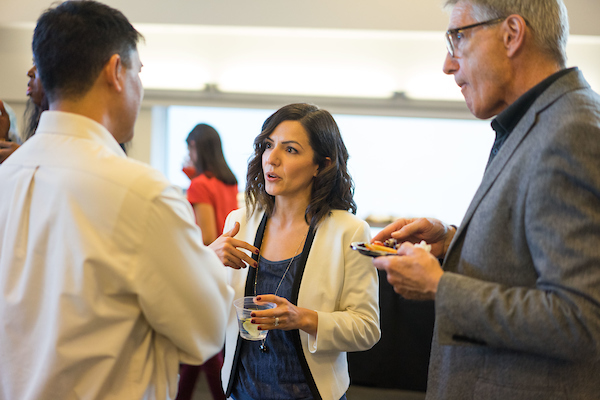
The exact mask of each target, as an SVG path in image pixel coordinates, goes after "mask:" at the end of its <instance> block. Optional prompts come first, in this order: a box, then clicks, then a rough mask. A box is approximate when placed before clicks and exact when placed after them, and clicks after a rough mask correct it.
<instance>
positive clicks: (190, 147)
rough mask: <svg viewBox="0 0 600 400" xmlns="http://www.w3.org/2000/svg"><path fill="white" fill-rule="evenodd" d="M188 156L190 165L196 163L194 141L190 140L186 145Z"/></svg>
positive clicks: (196, 156) (196, 154)
mask: <svg viewBox="0 0 600 400" xmlns="http://www.w3.org/2000/svg"><path fill="white" fill-rule="evenodd" d="M188 156H189V159H190V162H191V163H192V165H196V163H198V153H197V152H196V142H195V141H194V140H190V143H189V144H188Z"/></svg>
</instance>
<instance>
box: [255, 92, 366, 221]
mask: <svg viewBox="0 0 600 400" xmlns="http://www.w3.org/2000/svg"><path fill="white" fill-rule="evenodd" d="M283 121H298V122H300V124H302V126H303V127H304V129H305V130H306V132H307V133H308V137H309V143H310V146H311V147H312V149H313V150H314V152H315V156H314V162H315V164H317V165H318V166H319V173H318V174H317V176H316V177H315V178H314V180H313V189H312V194H311V200H310V203H309V205H308V207H306V213H305V219H306V222H307V223H310V224H312V225H317V224H318V223H319V222H321V221H322V220H323V219H324V218H325V217H326V216H328V215H329V214H330V213H331V210H346V211H351V212H352V213H353V214H356V203H355V202H354V198H353V197H354V183H353V182H352V177H351V176H350V174H349V173H348V168H347V164H348V150H346V145H344V141H343V140H342V135H341V134H340V130H339V128H338V126H337V124H336V122H335V120H334V119H333V117H332V116H331V114H330V113H329V112H328V111H326V110H322V109H320V108H319V107H317V106H314V105H312V104H304V103H297V104H289V105H287V106H284V107H282V108H280V109H279V110H277V111H276V112H275V113H274V114H273V115H271V116H270V117H269V118H267V119H266V121H265V122H264V124H263V126H262V131H261V133H260V134H259V135H258V136H257V137H256V139H254V154H253V155H252V156H251V158H250V161H249V163H248V175H247V177H246V206H247V208H248V213H249V214H252V213H253V212H254V211H255V210H256V209H261V210H262V209H264V210H265V212H266V213H267V215H272V214H273V209H274V207H275V198H274V197H273V196H271V195H269V194H268V193H267V192H266V191H265V177H264V174H263V168H262V155H263V153H264V152H265V139H266V138H268V137H269V136H270V135H271V133H273V131H274V130H275V128H276V127H277V126H278V125H279V124H281V123H282V122H283ZM327 157H329V158H330V159H331V163H329V165H327V159H326V158H327Z"/></svg>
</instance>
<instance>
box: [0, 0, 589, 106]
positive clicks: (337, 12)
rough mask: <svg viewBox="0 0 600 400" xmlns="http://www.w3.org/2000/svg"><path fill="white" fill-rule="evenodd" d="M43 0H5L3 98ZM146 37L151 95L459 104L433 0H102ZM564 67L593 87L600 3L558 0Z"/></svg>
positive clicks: (21, 81)
mask: <svg viewBox="0 0 600 400" xmlns="http://www.w3.org/2000/svg"><path fill="white" fill-rule="evenodd" d="M51 3H52V2H51V1H48V0H0V9H1V10H2V13H0V56H1V57H2V59H3V62H2V63H0V76H2V78H1V79H0V96H3V97H0V98H5V99H14V100H19V101H20V100H23V99H24V98H25V97H24V92H25V84H26V77H25V72H26V71H27V69H28V68H29V65H30V63H31V51H30V41H31V33H32V28H33V26H34V23H35V20H36V19H37V17H38V16H39V14H40V13H41V12H42V11H43V10H44V9H45V8H47V7H48V6H50V4H51ZM105 3H107V4H109V5H111V6H113V7H115V8H118V9H120V10H121V11H122V12H123V13H124V14H125V15H126V16H127V17H128V18H129V20H130V21H131V22H132V23H133V24H134V25H135V26H136V28H137V29H138V30H140V31H141V32H142V33H143V34H144V36H145V37H146V42H145V44H144V45H141V46H140V55H141V57H142V62H143V63H144V73H143V74H142V77H143V81H144V85H145V86H146V87H147V88H163V89H164V88H170V89H176V90H187V91H199V90H201V89H203V88H204V86H205V85H206V84H215V85H217V86H218V88H219V89H220V90H222V91H225V92H227V91H230V92H236V93H259V92H263V93H279V94H281V93H288V94H290V93H291V94H298V95H317V96H319V95H320V96H338V97H365V98H368V97H379V98H385V97H391V96H392V94H393V93H394V92H402V93H404V94H405V95H406V96H408V97H409V98H428V99H438V100H457V101H459V100H460V99H461V96H460V93H459V91H458V89H457V87H456V86H455V85H454V81H453V79H452V78H451V77H447V76H445V75H444V74H443V73H442V72H441V64H442V62H443V58H444V57H445V54H446V51H445V47H444V42H443V32H444V31H445V30H446V25H447V15H446V14H445V13H444V12H443V11H442V9H441V4H442V3H441V1H440V0H419V1H415V0H412V1H408V0H370V1H368V2H365V1H363V0H304V1H302V2H292V1H289V0H203V1H194V0H192V1H190V0H169V1H165V0H160V1H159V0H144V1H142V0H136V1H133V0H106V1H105ZM565 4H566V6H567V8H568V10H569V18H570V24H571V34H572V39H571V41H570V44H569V47H568V55H569V65H570V66H571V65H578V66H580V67H581V68H582V70H583V71H584V74H585V75H586V76H587V78H588V80H590V83H591V84H592V86H593V87H595V88H596V89H598V88H600V24H598V23H597V17H598V16H600V1H598V0H565Z"/></svg>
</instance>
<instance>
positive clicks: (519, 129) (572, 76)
mask: <svg viewBox="0 0 600 400" xmlns="http://www.w3.org/2000/svg"><path fill="white" fill-rule="evenodd" d="M588 87H589V84H588V83H587V82H586V81H585V79H584V78H583V74H582V73H581V71H579V70H578V69H575V70H574V71H573V72H571V73H569V74H567V75H565V76H564V77H562V78H560V79H559V80H558V81H556V82H555V83H554V84H553V85H552V86H550V87H549V88H548V89H547V90H546V91H545V92H544V93H542V95H541V96H540V97H539V98H538V99H537V100H536V101H535V103H533V105H532V106H531V108H530V109H529V110H528V111H527V113H526V114H525V115H524V116H523V118H522V119H521V121H519V123H518V124H517V126H516V127H515V129H514V130H513V132H512V133H511V134H510V136H509V137H508V139H507V140H506V142H505V143H504V145H503V146H502V148H501V150H500V151H499V152H498V155H496V157H495V158H494V160H493V161H492V162H491V163H490V165H489V167H488V169H487V170H486V171H485V174H484V175H483V179H482V181H481V184H480V185H479V188H478V189H477V192H475V195H474V196H473V200H471V204H470V205H469V208H468V209H467V212H466V213H465V216H464V217H463V220H462V222H461V224H460V226H459V228H458V230H457V232H456V234H455V235H454V239H453V240H452V243H451V244H450V247H449V248H448V251H447V253H446V254H447V257H446V260H445V261H448V259H449V258H450V255H451V252H452V251H453V250H454V249H455V248H456V249H458V248H460V245H458V243H462V240H460V239H461V236H462V235H464V232H465V230H466V228H467V226H468V225H469V222H470V220H471V217H472V216H473V214H474V213H475V210H476V209H477V207H478V206H479V204H480V203H481V201H482V200H483V198H484V197H485V195H486V194H487V193H488V191H489V190H490V188H491V187H492V185H493V183H494V181H495V180H496V178H498V175H500V173H501V172H502V170H503V169H504V166H505V165H506V163H507V162H508V160H510V158H511V157H512V155H513V154H514V152H515V150H516V149H517V148H518V147H519V145H520V144H521V143H522V142H523V139H524V138H525V137H526V136H527V134H528V133H529V132H530V131H531V130H532V128H534V126H535V124H536V122H537V116H538V114H539V113H540V112H541V111H543V110H545V109H546V108H547V107H549V106H550V105H551V104H552V103H554V102H555V101H556V100H557V99H559V98H560V97H561V96H563V95H565V94H566V93H568V92H570V91H573V90H578V89H583V88H588ZM444 264H446V262H445V263H444Z"/></svg>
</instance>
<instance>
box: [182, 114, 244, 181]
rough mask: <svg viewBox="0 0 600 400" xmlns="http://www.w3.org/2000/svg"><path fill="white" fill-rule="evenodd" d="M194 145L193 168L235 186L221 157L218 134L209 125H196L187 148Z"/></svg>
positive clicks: (188, 138)
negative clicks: (194, 159) (194, 158)
mask: <svg viewBox="0 0 600 400" xmlns="http://www.w3.org/2000/svg"><path fill="white" fill-rule="evenodd" d="M192 141H193V142H194V144H195V146H194V147H195V151H196V159H197V161H196V164H195V165H194V167H195V168H196V171H197V172H198V173H199V174H200V173H205V174H206V173H207V172H208V173H209V175H213V176H214V177H215V178H217V179H218V180H220V181H221V182H223V183H225V184H227V185H236V184H237V179H235V175H234V174H233V172H231V169H230V168H229V165H227V162H226V161H225V156H223V146H222V145H221V138H220V137H219V133H218V132H217V131H216V129H215V128H213V127H212V126H210V125H207V124H198V125H196V126H195V127H194V129H192V131H191V132H190V134H189V135H188V137H187V139H186V142H187V144H188V146H189V145H190V144H191V143H192Z"/></svg>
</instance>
